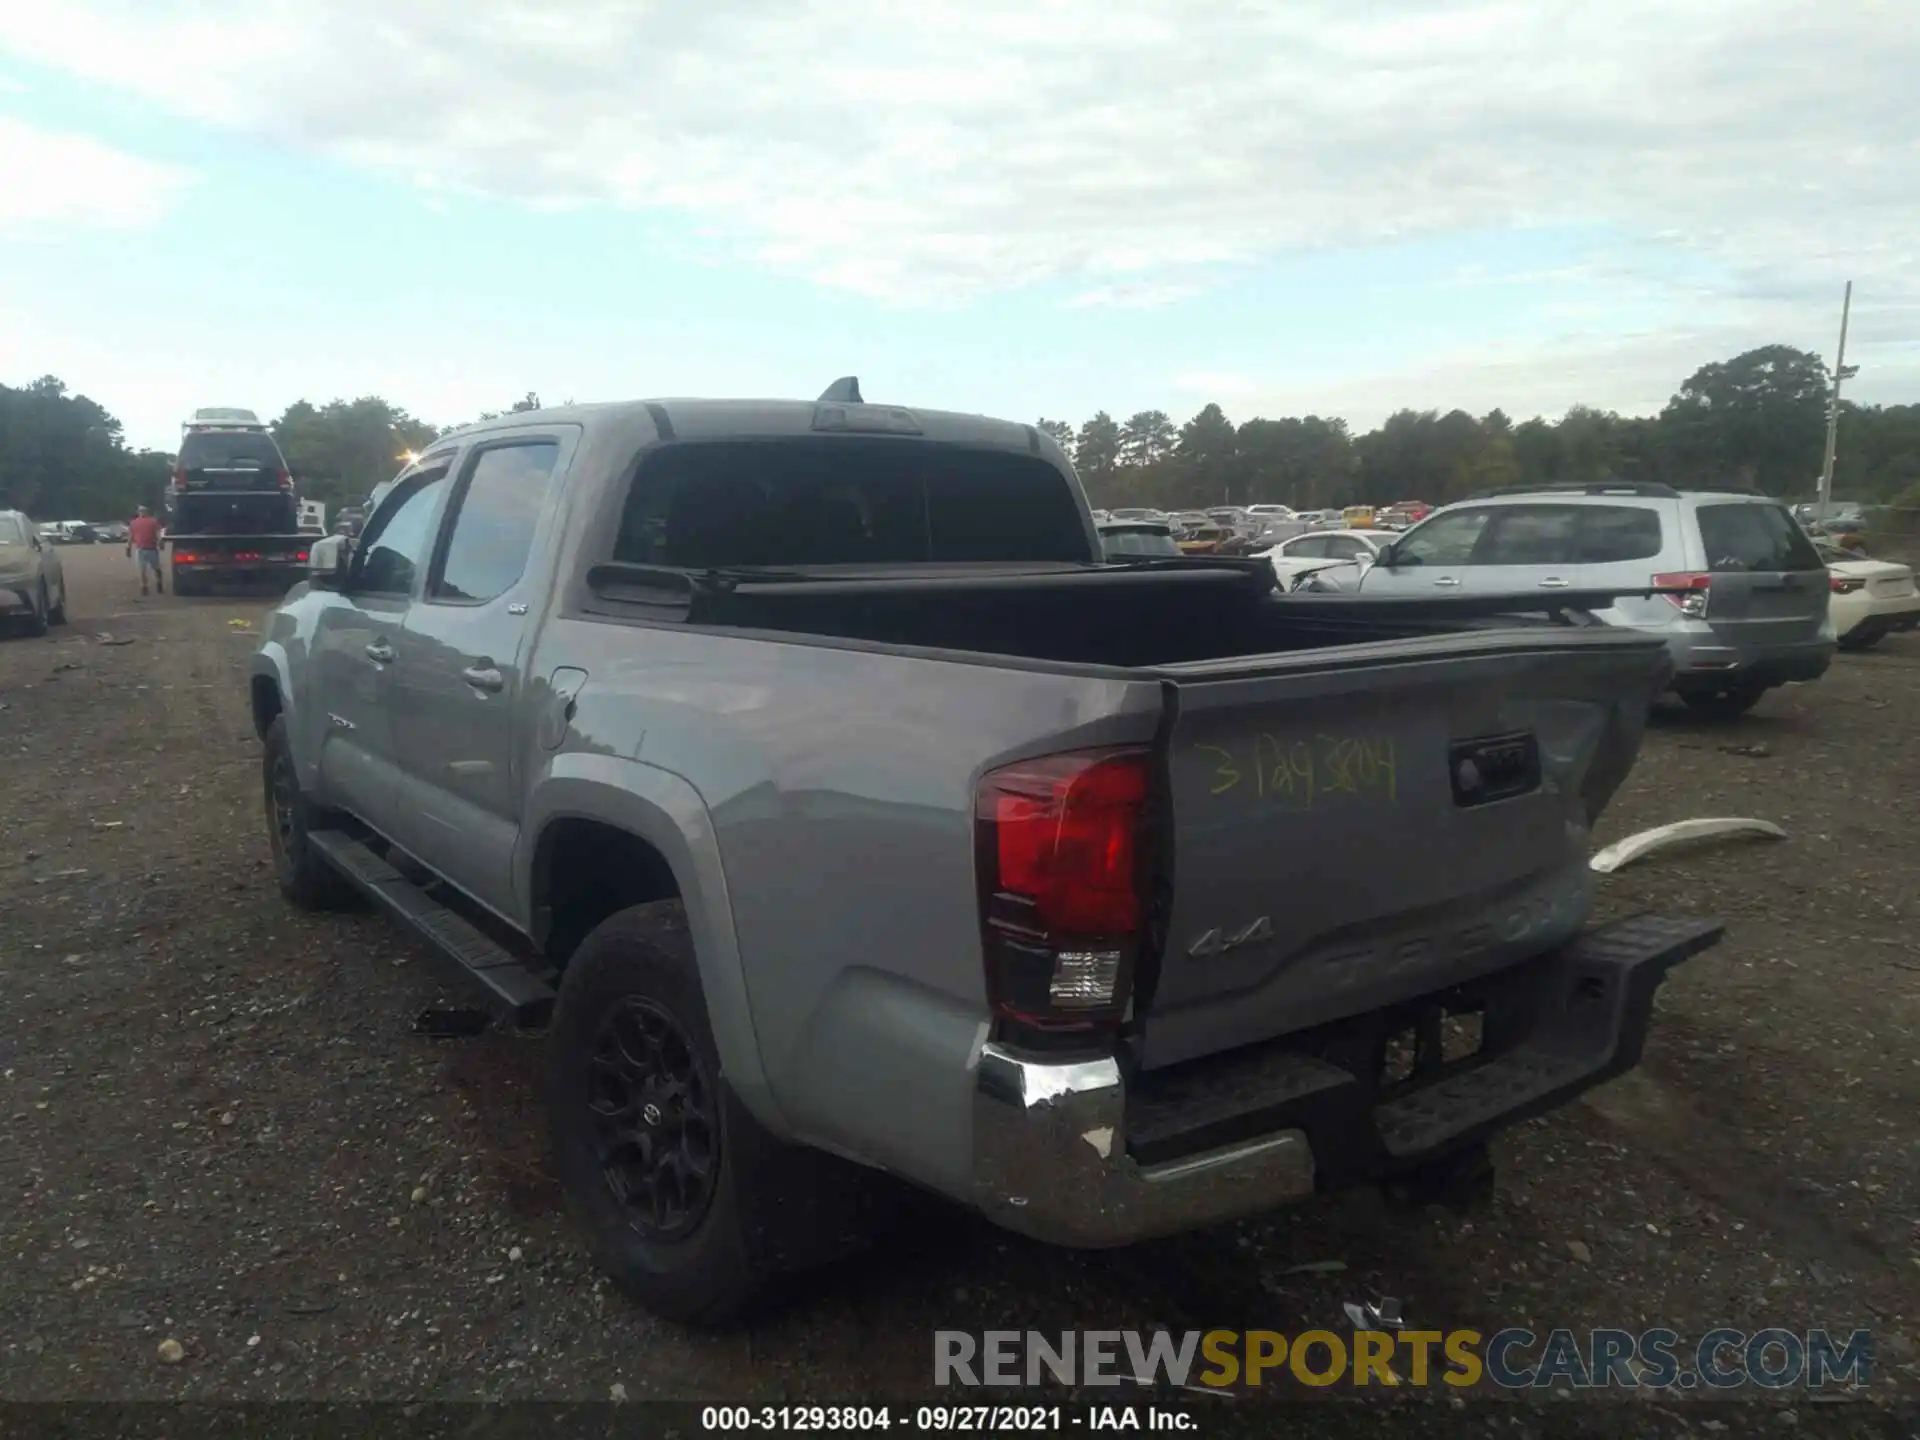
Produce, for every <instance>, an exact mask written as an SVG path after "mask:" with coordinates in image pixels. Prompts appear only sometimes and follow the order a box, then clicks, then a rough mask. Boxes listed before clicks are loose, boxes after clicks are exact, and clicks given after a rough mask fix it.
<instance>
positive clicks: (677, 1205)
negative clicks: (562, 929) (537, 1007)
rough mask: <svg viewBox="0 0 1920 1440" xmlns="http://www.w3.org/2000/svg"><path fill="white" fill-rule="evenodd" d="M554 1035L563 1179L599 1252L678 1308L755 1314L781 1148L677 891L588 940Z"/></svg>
mask: <svg viewBox="0 0 1920 1440" xmlns="http://www.w3.org/2000/svg"><path fill="white" fill-rule="evenodd" d="M548 1049H549V1054H550V1056H551V1059H550V1065H551V1070H550V1074H549V1079H548V1091H547V1094H548V1104H549V1110H550V1116H549V1118H550V1124H551V1128H552V1135H553V1148H554V1156H555V1160H556V1162H557V1166H558V1170H559V1176H560V1184H561V1188H562V1189H563V1190H564V1192H565V1194H566V1198H567V1205H568V1208H569V1210H570V1211H571V1212H572V1214H573V1218H574V1222H575V1224H576V1225H578V1226H579V1228H580V1232H581V1234H582V1236H583V1237H584V1238H585V1240H586V1244H587V1249H588V1250H589V1251H590V1252H591V1254H592V1256H593V1259H594V1262H595V1263H596V1264H597V1265H598V1266H599V1267H600V1268H601V1270H602V1271H604V1272H605V1273H606V1275H607V1277H608V1278H609V1279H611V1280H612V1281H613V1282H614V1284H615V1285H617V1286H618V1287H619V1288H620V1289H621V1290H622V1291H623V1292H624V1293H625V1294H626V1295H627V1296H629V1297H630V1298H631V1299H633V1300H635V1301H637V1302H638V1303H639V1304H640V1305H641V1306H643V1307H644V1308H646V1309H647V1310H650V1311H652V1312H653V1313H655V1314H656V1315H660V1316H662V1317H664V1318H666V1319H669V1320H677V1321H680V1322H682V1323H685V1324H693V1325H709V1326H717V1325H725V1324H728V1323H730V1322H732V1321H734V1320H737V1319H740V1318H741V1317H743V1316H744V1315H746V1314H747V1313H748V1312H749V1310H751V1309H752V1307H753V1305H754V1303H755V1302H756V1301H757V1300H759V1299H760V1298H761V1296H762V1294H763V1293H764V1291H765V1289H766V1287H767V1285H768V1283H769V1282H770V1281H771V1279H772V1278H773V1275H774V1267H773V1266H772V1265H770V1264H767V1263H765V1262H764V1261H761V1260H757V1259H756V1256H755V1251H756V1249H757V1248H758V1247H756V1245H755V1243H754V1234H753V1232H754V1226H753V1223H752V1221H751V1219H750V1216H751V1214H752V1212H753V1209H754V1201H755V1199H756V1196H755V1195H754V1194H753V1193H752V1187H753V1184H754V1176H755V1174H756V1172H757V1171H758V1169H759V1167H758V1166H757V1165H756V1163H755V1157H756V1156H759V1155H761V1154H762V1153H763V1152H765V1151H766V1150H767V1149H768V1148H769V1147H775V1148H780V1147H778V1146H777V1142H775V1141H774V1140H773V1138H772V1137H771V1136H769V1135H768V1134H767V1133H766V1132H765V1131H764V1130H762V1129H761V1128H760V1126H759V1125H758V1123H757V1122H756V1121H755V1120H754V1119H753V1117H752V1116H751V1115H749V1114H748V1113H747V1110H746V1107H745V1106H743V1105H741V1104H740V1103H739V1101H738V1100H737V1099H735V1098H734V1097H733V1095H732V1092H731V1091H730V1090H729V1089H728V1088H727V1086H726V1082H725V1081H724V1079H723V1078H722V1077H721V1073H720V1058H719V1053H718V1051H717V1050H716V1048H715V1046H714V1043H713V1033H712V1030H711V1029H710V1027H709V1025H708V1022H707V1006H706V998H705V996H704V995H703V994H702V992H701V988H700V975H699V969H698V967H697V965H696V962H695V960H694V953H693V938H692V936H691V935H690V934H689V932H688V929H687V917H686V910H685V908H684V907H683V906H682V905H681V903H680V902H679V901H678V900H666V901H660V902H658V903H655V904H650V905H636V906H634V907H632V908H631V909H627V910H622V911H620V912H619V913H618V914H617V915H614V916H612V917H610V918H609V919H607V920H605V921H602V922H601V924H600V925H599V926H597V927H596V928H595V929H594V930H593V931H592V933H590V934H589V935H588V936H587V938H586V939H585V940H583V941H581V943H580V947H579V949H578V950H576V951H575V952H574V954H573V958H572V959H571V960H570V961H569V962H568V965H567V971H566V976H565V978H564V979H563V980H562V982H561V985H560V995H559V999H558V1001H557V1002H556V1004H555V1006H554V1012H553V1024H552V1028H551V1030H550V1032H549V1035H548ZM799 1200H800V1197H798V1196H793V1195H787V1194H783V1195H782V1196H781V1197H780V1201H781V1203H782V1204H788V1203H794V1202H796V1201H799Z"/></svg>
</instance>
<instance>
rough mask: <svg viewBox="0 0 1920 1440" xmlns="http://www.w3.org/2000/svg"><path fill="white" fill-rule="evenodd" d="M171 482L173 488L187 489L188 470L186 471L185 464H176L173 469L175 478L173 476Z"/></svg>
mask: <svg viewBox="0 0 1920 1440" xmlns="http://www.w3.org/2000/svg"><path fill="white" fill-rule="evenodd" d="M171 484H172V488H173V489H175V490H184V489H186V488H187V472H186V467H184V466H175V467H174V471H173V478H172V481H171Z"/></svg>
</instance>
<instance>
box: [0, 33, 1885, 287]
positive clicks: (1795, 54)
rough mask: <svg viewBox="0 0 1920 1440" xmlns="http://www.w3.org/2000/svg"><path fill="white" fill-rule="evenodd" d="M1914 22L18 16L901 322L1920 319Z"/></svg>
mask: <svg viewBox="0 0 1920 1440" xmlns="http://www.w3.org/2000/svg"><path fill="white" fill-rule="evenodd" d="M1908 20H1909V17H1908V16H1906V14H1905V13H1904V8H1903V7H1901V6H1897V5H1891V4H1849V5H1835V6H1827V7H1819V8H1810V7H1808V6H1806V5H1804V4H1802V3H1799V0H1695V3H1693V4H1691V5H1687V6H1673V5H1671V4H1668V3H1665V0H1618V3H1615V4H1613V5H1608V6H1597V5H1577V6H1576V5H1566V4H1561V3H1557V0H1505V3H1502V0H1491V3H1489V0H1289V3H1285V4H1281V3H1266V4H1260V3H1247V4H1241V5H1235V6H1194V5H1190V4H1187V3H1184V0H1051V3H1045V4H1039V5H1036V4H1034V3H1032V0H967V3H965V4H961V3H958V0H926V3H925V4H923V5H919V6H915V7H911V8H910V9H908V10H901V9H900V8H898V7H897V6H893V5H890V4H886V3H883V0H781V3H774V0H715V3H713V4H711V5H708V6H704V7H700V8H698V9H697V10H696V9H695V8H694V7H690V6H676V7H672V9H671V10H663V9H662V8H660V7H659V6H657V5H656V4H653V3H651V0H574V3H570V4H568V5H566V6H564V7H554V6H552V5H550V4H548V3H546V0H468V3H467V4H464V5H460V6H454V5H449V4H446V3H444V0H278V3H275V4H272V5H266V6H262V5H260V4H259V3H257V0H66V3H63V4H60V5H46V6H32V7H29V6H15V7H12V8H11V12H10V13H9V15H8V16H7V19H6V21H5V23H4V27H3V28H0V46H4V47H6V48H9V49H11V50H12V51H14V52H15V53H17V54H19V55H20V56H22V57H24V58H26V59H28V60H31V61H34V62H38V63H42V64H46V65H50V66H54V67H58V68H63V69H65V70H68V71H71V72H74V73H77V74H81V75H84V76H88V77H91V78H94V79H97V80H102V81H106V82H110V83H112V84H115V85H118V86H122V87H125V88H127V89H131V90H136V91H139V92H141V93H143V94H145V95H146V96H148V97H150V98H151V99H152V100H154V101H155V102H157V103H159V104H161V105H164V106H167V107H169V108H171V109H174V110H178V111H183V112H187V113H189V114H192V115H196V116H199V117H201V118H203V119H206V120H210V121H214V122H217V123H220V124H223V125H230V126H234V127H237V128H240V129H244V130H249V131H254V132H260V133H266V134H270V135H272V136H273V137H275V138H276V139H279V140H282V141H289V142H293V143H296V144H304V145H307V146H310V147H312V148H314V149H317V150H320V151H323V152H325V153H328V154H331V155H334V156H336V157H341V158H344V159H346V160H348V161H350V162H353V163H356V164H362V165H367V166H371V167H375V168H377V169H380V170H382V171H385V172H388V173H391V174H394V175H397V176H401V177H405V178H408V179H411V180H415V181H418V182H419V183H422V184H425V185H433V186H447V187H454V188H461V189H469V190H479V191H487V192H492V193H496V194H502V195H509V196H513V197H517V198H519V199H521V200H523V201H527V202H538V203H551V204H575V203H583V202H594V201H609V202H613V203H617V204H623V205H634V206H654V205H657V206H665V207H670V208H676V209H680V210H684V211H687V212H690V213H691V214H693V215H695V216H697V217H699V218H700V219H701V220H702V221H703V222H706V223H710V224H712V225H713V226H715V227H717V228H718V229H719V230H720V231H721V233H723V234H725V235H727V236H728V237H730V238H731V239H732V240H733V241H734V242H735V243H741V244H748V245H751V246H753V247H754V248H755V250H756V251H757V253H759V254H760V255H761V256H762V257H763V258H764V259H766V260H768V261H770V262H772V263H774V264H777V265H780V266H782V267H786V268H790V269H793V270H796V271H799V272H802V273H805V274H808V275H811V276H813V277H815V278H818V279H820V280H823V281H825V282H827V283H829V284H835V285H841V286H845V287H848V288H852V289H857V290H863V291H867V292H871V293H878V294H883V295H886V296H888V297H890V298H894V299H907V300H916V301H937V300H941V299H946V298H952V297H955V296H963V295H966V294H970V293H975V292H977V291H979V290H982V289H987V288H998V287H1006V286H1013V285H1019V284H1022V283H1026V282H1031V281H1039V280H1045V279H1051V278H1059V277H1067V278H1074V277H1079V278H1081V279H1082V280H1083V282H1092V283H1097V284H1098V285H1100V286H1103V287H1109V288H1111V289H1112V290H1113V291H1114V292H1115V293H1116V294H1117V293H1120V292H1123V291H1125V290H1126V289H1127V287H1129V286H1134V285H1146V286H1151V285H1154V284H1162V285H1164V284H1176V283H1192V282H1191V281H1190V280H1188V279H1187V278H1186V277H1187V276H1188V275H1189V273H1190V272H1192V271H1193V270H1194V269H1195V268H1196V267H1205V266H1215V265H1219V264H1221V263H1230V262H1236V261H1246V260H1252V259H1256V258H1259V257H1262V256H1265V255H1270V254H1273V253H1277V252H1287V251H1297V250H1302V249H1310V248H1319V247H1328V246H1341V245H1353V244H1358V243H1365V242H1370V241H1377V240H1382V239H1389V238H1395V237H1407V236H1418V235H1427V234H1434V233H1440V232H1447V231H1454V230H1461V229H1477V228H1483V227H1502V226H1513V225H1528V224H1544V223H1560V222H1566V223H1580V224H1585V225H1597V226H1604V227H1610V228H1614V229H1618V230H1620V231H1623V232H1625V233H1628V234H1630V235H1634V236H1653V235H1664V236H1665V237H1667V240H1668V242H1669V243H1671V244H1674V245H1677V246H1681V247H1686V248H1690V249H1693V250H1696V251H1698V252H1700V253H1702V254H1704V255H1706V256H1708V257H1711V258H1712V259H1713V260H1714V261H1715V262H1716V264H1717V265H1719V266H1721V267H1723V268H1724V269H1725V271H1726V272H1727V274H1728V276H1729V283H1730V284H1732V285H1734V286H1748V287H1757V288H1763V289H1764V288H1769V287H1771V288H1775V289H1781V290H1788V291H1793V292H1795V293H1799V292H1802V291H1804V290H1805V289H1806V287H1808V286H1809V285H1816V286H1817V287H1819V288H1827V287H1829V284H1830V281H1831V280H1832V279H1833V278H1834V277H1835V276H1844V274H1846V273H1851V274H1852V275H1854V277H1855V278H1858V279H1861V280H1863V281H1865V280H1867V279H1868V278H1869V277H1871V278H1872V279H1873V280H1874V285H1873V286H1871V287H1867V286H1863V296H1864V295H1866V294H1867V293H1868V292H1869V290H1871V292H1872V293H1874V294H1881V295H1885V294H1888V293H1889V292H1890V291H1891V290H1892V289H1894V288H1895V287H1896V286H1897V287H1899V289H1900V290H1901V291H1902V292H1903V293H1916V292H1920V263H1917V262H1916V258H1915V252H1914V249H1913V247H1912V244H1911V241H1910V238H1909V237H1911V236H1912V235H1913V234H1915V233H1920V190H1916V188H1915V187H1914V186H1913V185H1912V183H1911V176H1912V174H1913V173H1914V166H1915V161H1916V160H1917V159H1920V142H1916V139H1915V137H1916V135H1920V126H1916V124H1915V120H1916V114H1917V112H1920V88H1916V87H1914V86H1913V85H1912V83H1911V78H1912V76H1913V75H1914V74H1916V73H1920V27H1914V26H1912V25H1911V24H1909V23H1908ZM183 73H191V74H192V75H193V76H194V80H193V83H191V84H181V83H179V78H178V77H179V76H180V75H181V74H183ZM263 76H271V77H272V78H271V83H262V77H263ZM1103 293H1104V291H1103V290H1101V289H1094V290H1091V291H1089V292H1088V295H1089V296H1100V295H1102V294H1103ZM1087 303H1100V302H1099V301H1096V300H1093V299H1091V298H1090V299H1088V301H1087Z"/></svg>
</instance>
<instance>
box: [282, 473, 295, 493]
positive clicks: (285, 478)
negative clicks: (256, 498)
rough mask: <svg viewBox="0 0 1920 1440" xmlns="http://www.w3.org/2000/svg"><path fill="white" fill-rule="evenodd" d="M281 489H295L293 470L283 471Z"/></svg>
mask: <svg viewBox="0 0 1920 1440" xmlns="http://www.w3.org/2000/svg"><path fill="white" fill-rule="evenodd" d="M280 488H281V489H282V490H291V489H293V472H292V471H291V470H282V471H281V472H280Z"/></svg>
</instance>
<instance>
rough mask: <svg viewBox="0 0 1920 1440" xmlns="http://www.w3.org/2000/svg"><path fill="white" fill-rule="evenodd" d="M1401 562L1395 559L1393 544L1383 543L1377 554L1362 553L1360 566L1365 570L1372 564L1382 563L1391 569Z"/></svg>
mask: <svg viewBox="0 0 1920 1440" xmlns="http://www.w3.org/2000/svg"><path fill="white" fill-rule="evenodd" d="M1399 563H1400V562H1399V561H1397V560H1396V559H1394V555H1393V546H1391V545H1382V546H1381V547H1380V549H1379V550H1378V551H1377V552H1376V553H1375V554H1372V555H1366V554H1362V555H1361V557H1360V568H1361V569H1362V570H1365V569H1366V568H1367V567H1368V566H1370V565H1381V566H1384V567H1385V568H1387V569H1389V570H1391V569H1392V568H1393V567H1394V566H1395V565H1397V564H1399Z"/></svg>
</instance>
